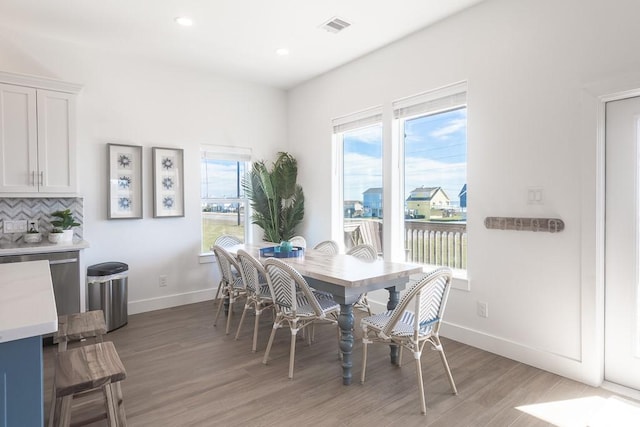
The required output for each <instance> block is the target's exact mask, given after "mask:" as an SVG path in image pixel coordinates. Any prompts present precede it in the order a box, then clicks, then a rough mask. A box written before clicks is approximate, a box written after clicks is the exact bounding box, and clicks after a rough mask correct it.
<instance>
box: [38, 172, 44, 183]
mask: <svg viewBox="0 0 640 427" xmlns="http://www.w3.org/2000/svg"><path fill="white" fill-rule="evenodd" d="M39 184H40V185H44V171H40V183H39Z"/></svg>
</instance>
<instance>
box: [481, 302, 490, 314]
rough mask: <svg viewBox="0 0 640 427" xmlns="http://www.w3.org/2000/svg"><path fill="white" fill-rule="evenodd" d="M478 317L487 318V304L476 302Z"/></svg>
mask: <svg viewBox="0 0 640 427" xmlns="http://www.w3.org/2000/svg"><path fill="white" fill-rule="evenodd" d="M478 316H480V317H489V303H486V302H484V301H478Z"/></svg>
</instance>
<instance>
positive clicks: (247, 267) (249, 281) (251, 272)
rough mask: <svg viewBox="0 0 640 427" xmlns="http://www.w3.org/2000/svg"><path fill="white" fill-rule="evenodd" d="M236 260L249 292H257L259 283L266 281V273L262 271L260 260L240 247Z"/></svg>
mask: <svg viewBox="0 0 640 427" xmlns="http://www.w3.org/2000/svg"><path fill="white" fill-rule="evenodd" d="M238 261H239V263H240V274H241V275H242V280H243V281H244V284H245V286H246V287H247V289H248V290H249V291H250V292H254V293H256V292H258V289H259V288H260V285H261V284H264V283H267V279H266V277H267V273H266V272H265V271H264V267H263V266H262V264H261V263H260V261H258V260H257V259H255V258H254V257H253V256H252V255H251V254H250V253H248V252H246V251H243V250H242V249H239V250H238Z"/></svg>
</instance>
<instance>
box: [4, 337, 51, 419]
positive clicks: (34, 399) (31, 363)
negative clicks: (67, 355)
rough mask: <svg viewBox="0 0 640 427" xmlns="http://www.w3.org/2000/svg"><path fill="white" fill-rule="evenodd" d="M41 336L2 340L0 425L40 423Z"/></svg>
mask: <svg viewBox="0 0 640 427" xmlns="http://www.w3.org/2000/svg"><path fill="white" fill-rule="evenodd" d="M42 382H43V376H42V337H39V336H37V337H31V338H24V339H21V340H15V341H9V342H5V343H2V344H0V427H31V426H33V427H41V426H42V425H43V423H44V418H43V392H42V391H43V384H42Z"/></svg>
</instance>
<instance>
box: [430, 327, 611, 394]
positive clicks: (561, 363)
mask: <svg viewBox="0 0 640 427" xmlns="http://www.w3.org/2000/svg"><path fill="white" fill-rule="evenodd" d="M440 335H441V336H443V337H446V338H450V339H452V340H454V341H458V342H461V343H463V344H467V345H470V346H473V347H477V348H479V349H482V350H485V351H488V352H490V353H494V354H497V355H499V356H503V357H506V358H509V359H512V360H515V361H518V362H521V363H524V364H526V365H531V366H534V367H536V368H539V369H542V370H545V371H549V372H552V373H554V374H557V375H561V376H563V377H567V378H570V379H572V380H575V381H579V382H582V383H585V384H587V385H590V386H593V387H599V386H600V385H601V379H600V378H597V375H595V374H593V373H592V372H589V371H590V370H589V368H588V367H587V366H585V365H584V363H583V362H582V361H581V360H578V359H575V358H572V357H568V356H566V355H561V354H556V353H551V352H548V351H544V350H541V349H537V348H534V347H530V346H528V345H526V344H522V343H518V342H515V341H510V340H507V339H504V338H502V337H498V336H494V335H490V334H487V333H484V332H482V331H477V330H474V329H470V328H466V327H464V326H460V325H455V324H451V323H447V322H446V321H445V322H443V324H442V328H441V330H440Z"/></svg>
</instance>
